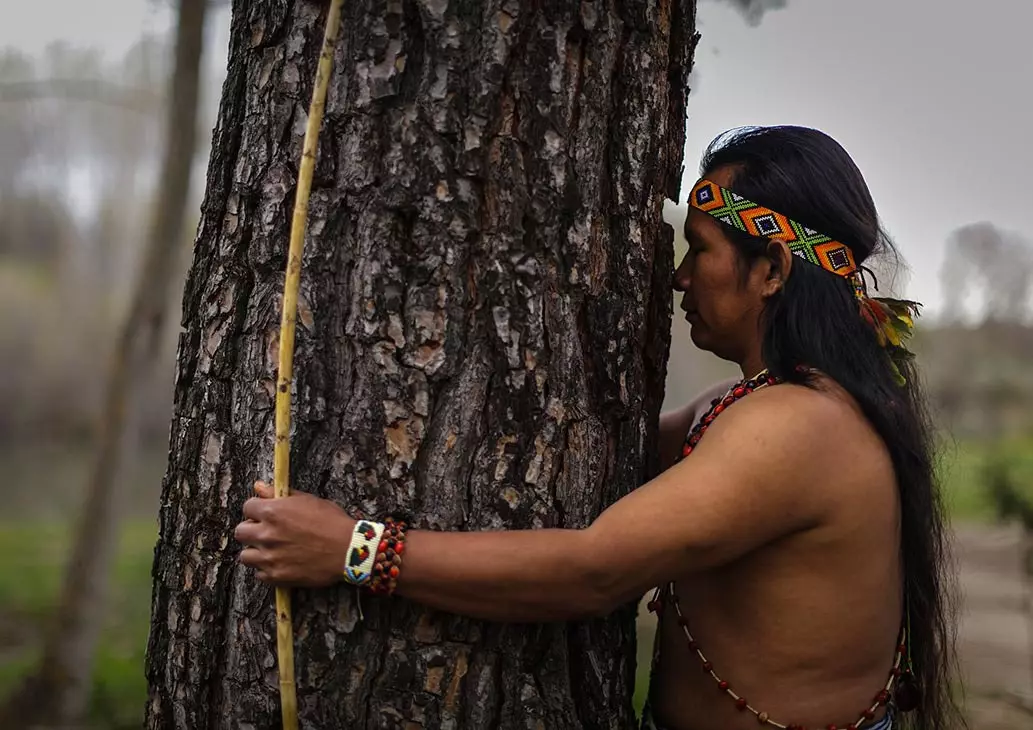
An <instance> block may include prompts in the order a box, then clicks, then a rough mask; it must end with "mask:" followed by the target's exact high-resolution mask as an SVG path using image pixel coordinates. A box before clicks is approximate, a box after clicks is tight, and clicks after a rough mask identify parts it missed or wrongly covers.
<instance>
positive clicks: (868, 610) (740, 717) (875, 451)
mask: <svg viewBox="0 0 1033 730" xmlns="http://www.w3.org/2000/svg"><path fill="white" fill-rule="evenodd" d="M822 387H823V390H824V392H823V393H821V394H820V395H819V394H814V397H821V398H826V399H829V400H830V401H834V402H835V407H836V408H837V409H838V411H839V419H838V420H839V421H840V422H841V428H840V429H838V430H837V431H836V433H831V434H829V439H828V441H827V442H825V443H801V444H800V449H799V453H798V454H796V455H791V456H790V458H799V459H806V458H809V454H810V453H812V452H813V451H814V450H816V449H821V450H832V451H834V452H835V453H836V454H837V459H836V461H838V463H839V464H841V468H839V469H833V468H829V469H827V474H826V477H825V479H824V480H823V483H822V484H821V485H816V484H801V485H800V487H801V490H802V491H805V492H807V491H812V490H814V491H816V492H824V493H826V494H828V495H830V496H831V499H830V501H829V509H828V510H826V511H825V512H824V517H823V518H822V519H821V520H820V522H819V523H818V524H815V525H814V526H812V527H809V528H808V529H805V530H801V531H799V532H797V533H795V534H792V535H788V536H785V537H782V538H780V539H777V540H775V541H773V542H771V543H769V544H766V545H764V546H762V547H760V548H759V549H757V550H754V551H753V552H751V553H749V554H747V555H745V556H743V557H741V558H740V559H739V560H737V561H735V562H733V563H731V564H728V565H724V566H721V567H718V568H715V569H713V570H709V571H705V572H697V573H695V574H692V575H687V576H684V577H683V578H681V579H680V580H678V581H677V582H676V588H675V591H676V593H677V594H678V596H679V597H680V599H681V601H680V607H681V611H682V613H683V615H684V616H685V617H686V618H687V619H688V623H689V628H690V631H691V632H692V634H693V636H694V637H695V638H696V640H697V641H698V642H699V645H700V648H701V649H702V651H703V652H704V653H705V654H706V657H707V659H708V660H710V661H711V662H712V663H713V669H714V672H715V673H716V674H717V675H718V676H720V677H721V678H722V679H725V680H727V681H728V682H729V684H730V685H731V687H732V688H733V689H734V690H735V691H736V692H737V693H738V694H739V695H742V696H744V697H746V698H747V699H748V700H749V702H750V704H751V705H752V706H753V707H756V708H758V709H759V710H762V711H766V712H768V713H770V716H771V718H772V719H773V720H776V721H778V722H782V723H785V724H789V723H794V724H801V725H805V726H808V727H814V726H820V727H824V726H825V724H827V723H828V721H829V718H841V721H842V722H843V723H844V725H845V724H846V723H849V722H853V721H854V720H855V719H856V718H857V717H858V716H859V715H860V713H861V711H862V710H863V709H864V708H866V707H867V706H868V705H869V704H870V703H871V700H872V697H873V696H874V695H875V694H876V693H877V692H878V691H879V690H880V689H881V688H882V687H883V686H884V684H885V682H886V679H887V676H888V673H889V671H890V668H891V666H892V662H893V655H894V650H895V647H896V644H897V638H898V632H899V630H900V617H901V615H902V598H901V591H900V585H901V567H900V563H899V554H900V552H899V529H898V522H899V511H898V510H899V508H898V499H897V489H896V482H895V478H894V475H893V469H892V465H891V462H890V459H889V457H888V455H887V453H886V451H885V449H884V447H883V444H882V442H881V441H880V440H879V439H878V437H877V436H876V435H875V433H874V432H873V431H872V429H871V428H870V426H869V425H868V423H867V421H866V420H865V419H864V417H863V416H862V414H861V413H860V412H859V410H858V409H857V408H856V406H855V405H854V404H853V402H852V401H851V400H850V399H849V397H848V396H847V395H846V394H845V393H844V392H843V391H842V390H841V389H839V388H838V387H836V386H835V385H832V384H829V383H823V384H822ZM751 397H760V394H759V393H758V394H757V395H756V396H751ZM772 425H773V426H775V424H772ZM683 434H684V431H683ZM681 438H684V435H682V437H681ZM830 463H831V462H830ZM812 478H813V477H812ZM816 487H820V489H814V488H816ZM657 641H658V642H659V660H658V663H657V665H656V667H655V671H654V675H653V679H652V682H651V697H650V704H651V707H652V711H653V715H654V718H655V720H656V722H657V724H658V725H659V726H661V727H665V728H667V729H668V730H737V729H738V728H743V729H745V728H751V727H757V719H756V717H754V716H753V715H752V714H750V713H748V712H740V711H739V710H737V709H736V707H735V704H734V702H733V701H732V699H731V698H730V697H729V696H728V695H726V694H725V693H724V692H721V691H720V690H719V689H718V687H717V685H716V683H715V680H714V679H713V677H711V676H710V674H709V673H707V672H704V671H703V670H702V664H701V661H700V659H699V657H698V655H697V654H696V652H694V651H692V650H690V648H689V646H688V639H687V638H686V636H685V633H684V631H683V629H682V628H681V626H679V624H678V621H677V616H676V614H675V613H674V611H673V610H672V607H671V606H669V605H668V606H667V607H665V608H664V609H663V610H662V611H661V626H660V629H659V631H658V634H657Z"/></svg>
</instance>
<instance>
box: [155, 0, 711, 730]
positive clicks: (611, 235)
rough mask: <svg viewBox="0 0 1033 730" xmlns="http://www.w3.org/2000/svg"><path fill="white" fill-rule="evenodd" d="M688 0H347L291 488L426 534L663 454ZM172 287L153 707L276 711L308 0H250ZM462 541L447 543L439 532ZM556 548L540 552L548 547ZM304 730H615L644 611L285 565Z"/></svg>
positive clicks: (320, 199) (559, 519) (313, 224)
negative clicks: (280, 343)
mask: <svg viewBox="0 0 1033 730" xmlns="http://www.w3.org/2000/svg"><path fill="white" fill-rule="evenodd" d="M694 5H695V3H694V0H654V1H653V2H613V1H611V2H609V3H607V2H602V1H601V0H600V1H597V2H589V1H587V0H586V1H584V2H582V1H580V0H579V1H577V2H574V1H572V0H563V1H560V0H549V2H547V3H545V2H537V3H530V2H523V3H521V2H498V1H497V0H495V1H492V2H483V3H472V2H457V1H453V2H448V0H419V1H416V0H377V1H374V0H348V2H346V3H345V10H344V13H345V15H344V19H343V23H342V34H341V41H340V43H339V45H338V48H337V52H336V56H335V60H334V72H333V76H332V79H331V84H330V94H329V98H328V101H327V117H326V120H325V122H324V129H323V134H322V137H321V143H320V150H319V159H318V163H317V169H316V180H315V184H314V188H313V194H312V200H311V204H310V218H309V221H310V223H309V238H308V241H307V244H306V253H305V260H304V268H303V271H302V285H301V295H300V308H299V309H300V311H299V327H298V333H297V349H296V355H295V363H296V364H295V374H296V379H295V394H294V398H293V402H294V408H295V410H294V413H293V417H292V422H293V423H294V433H293V440H292V451H291V463H292V478H291V481H292V486H293V488H294V489H297V490H302V491H308V492H313V493H316V494H319V495H321V496H325V497H329V498H332V499H335V500H336V501H338V502H339V503H340V504H342V505H344V506H345V507H347V508H348V509H349V510H361V511H363V512H365V513H367V514H371V515H378V514H383V513H384V512H385V511H388V510H402V511H406V512H411V513H414V514H415V515H417V525H418V526H419V527H422V528H428V529H460V530H486V529H498V528H503V527H518V528H527V527H548V526H567V527H580V526H584V525H587V524H588V523H589V522H591V520H592V519H593V518H594V517H595V516H596V515H597V514H598V513H599V512H600V511H601V510H602V509H604V508H605V507H606V506H607V505H609V504H611V503H612V502H613V501H614V500H616V499H618V498H619V497H621V496H622V495H624V494H626V493H627V492H628V491H630V490H632V489H634V488H635V487H636V486H637V485H639V484H640V483H641V482H642V481H643V480H645V479H647V478H648V477H649V476H651V475H652V474H653V473H654V471H655V468H656V462H655V458H654V456H653V449H652V444H653V442H654V437H655V430H656V425H657V415H658V412H659V408H660V403H661V400H662V396H663V383H664V377H665V371H666V357H667V350H668V343H669V330H670V314H671V311H670V310H671V293H670V289H669V284H670V274H671V269H672V264H673V261H672V246H671V242H672V231H671V229H670V228H669V227H666V226H665V225H664V224H663V222H662V217H661V209H662V203H663V199H664V197H665V196H670V197H675V198H676V197H677V193H678V184H679V180H680V176H681V160H682V147H683V140H684V130H683V122H684V109H685V98H686V94H687V87H686V77H687V75H688V71H689V68H690V66H691V59H692V50H693V48H694V46H695V38H696V36H695V31H694V19H695V8H694ZM233 11H234V12H233V24H232V31H231V47H230V58H229V70H228V77H227V81H226V84H225V87H224V90H223V100H222V107H221V110H220V118H219V123H218V126H217V129H216V132H215V139H214V147H213V152H212V158H211V161H210V166H209V171H208V190H207V195H206V199H205V202H204V205H203V210H202V220H201V224H200V228H199V231H198V236H197V242H196V249H195V253H194V261H193V265H192V268H191V272H190V276H189V278H188V282H187V287H186V291H185V295H184V314H183V316H184V320H183V324H184V332H183V334H182V336H181V340H180V349H179V355H178V368H177V378H176V381H177V382H176V389H175V409H174V415H173V423H172V428H171V436H170V438H171V444H170V452H171V453H170V461H169V466H168V470H167V473H166V476H165V480H164V484H163V496H162V502H161V514H160V527H161V538H160V543H159V545H158V549H157V551H156V555H155V564H154V597H153V599H154V602H153V618H152V630H151V638H150V645H149V647H148V661H147V676H148V680H149V684H150V697H149V703H148V708H147V727H148V728H151V729H152V730H157V729H159V728H160V729H162V730H165V729H171V728H177V729H182V730H207V729H214V728H235V729H237V728H239V729H244V728H248V729H251V728H276V727H279V710H278V689H277V674H276V657H275V644H276V642H275V627H274V614H273V609H272V598H273V593H272V591H271V590H269V589H267V588H265V587H263V586H261V585H260V584H257V583H256V582H255V580H254V578H253V576H252V575H251V573H250V571H248V570H246V569H244V568H242V567H241V566H240V565H239V564H238V563H237V562H236V557H237V554H238V551H239V546H238V545H236V544H235V543H234V541H233V539H232V529H233V527H234V526H235V524H236V523H237V522H238V521H239V520H240V508H241V505H242V503H243V502H244V500H245V499H246V498H247V497H248V496H249V495H250V485H251V484H252V483H253V481H254V480H255V479H256V478H259V477H262V478H266V479H268V478H270V477H271V476H272V454H273V404H274V383H275V378H276V373H275V367H276V357H277V337H278V326H279V306H280V303H279V296H280V291H281V289H282V284H283V269H284V262H285V254H286V247H287V240H288V229H289V223H290V209H291V206H292V203H293V191H294V185H295V174H296V169H297V161H298V160H299V157H300V151H301V143H302V134H303V130H304V122H305V115H306V110H307V104H308V99H309V96H310V93H311V83H312V77H313V75H314V69H315V62H316V56H317V54H318V50H319V44H320V39H321V36H322V27H323V23H324V21H325V13H326V4H325V3H323V2H308V1H306V0H294V1H293V2H291V1H290V0H249V1H248V2H245V1H244V0H236V1H235V2H234V7H233ZM442 559H461V556H452V557H448V556H442ZM556 569H562V556H557V562H556V565H550V566H543V570H556ZM293 600H294V609H295V642H296V668H297V677H298V703H299V708H300V715H301V724H302V727H304V728H309V729H317V728H318V729H320V730H334V729H336V728H406V729H408V730H413V729H415V728H421V727H426V728H477V729H484V730H488V729H492V730H494V729H495V728H628V727H630V726H631V725H632V724H633V722H634V721H633V717H632V709H631V702H630V700H631V693H632V689H633V684H634V671H635V659H634V617H635V606H627V607H626V608H625V609H624V610H621V611H618V612H617V613H615V614H614V615H613V616H611V617H609V618H606V619H600V620H595V621H588V622H584V623H578V624H570V625H566V624H550V625H541V626H506V625H498V624H486V623H481V622H475V621H470V620H466V619H462V618H458V617H454V616H448V615H443V614H440V613H435V612H430V611H427V610H424V609H422V608H421V607H419V606H417V605H413V604H410V603H407V602H406V601H404V600H401V599H397V598H395V599H386V600H385V599H371V598H368V597H364V598H363V599H362V609H363V611H364V614H365V620H364V621H362V620H360V619H359V614H358V610H357V604H356V594H355V592H354V591H353V590H349V589H346V588H341V589H339V590H337V589H333V590H318V591H295V592H294V599H293Z"/></svg>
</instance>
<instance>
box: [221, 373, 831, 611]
mask: <svg viewBox="0 0 1033 730" xmlns="http://www.w3.org/2000/svg"><path fill="white" fill-rule="evenodd" d="M842 415H843V409H842V407H841V406H837V405H836V404H834V403H833V402H832V400H831V399H829V398H827V397H824V396H822V395H820V394H817V393H814V392H812V391H808V390H806V389H804V388H801V387H796V386H777V387H774V388H769V389H766V390H762V391H758V392H757V393H754V394H753V395H751V396H750V397H748V398H746V399H744V400H743V401H740V402H739V403H736V404H735V405H734V406H733V407H731V408H729V409H728V411H726V413H725V414H724V415H722V417H721V418H720V419H718V420H716V421H715V422H714V424H713V425H712V426H711V428H710V429H709V430H708V432H707V436H706V438H704V439H703V440H702V441H701V442H700V444H699V446H698V447H697V448H696V450H695V451H694V452H693V455H692V458H691V459H686V460H684V461H682V462H681V463H679V464H677V465H676V466H674V467H673V468H671V469H669V470H667V471H666V472H664V473H663V474H661V475H660V476H659V477H657V478H656V479H654V480H653V481H651V482H649V483H648V484H646V485H644V486H643V487H641V488H639V489H638V490H636V491H635V492H633V493H631V494H630V495H628V496H627V497H625V498H623V499H621V500H620V501H618V502H617V503H616V504H614V505H612V506H611V507H610V508H609V509H607V510H606V511H605V512H604V513H603V514H602V515H601V516H600V517H599V518H598V519H597V520H596V521H595V522H594V523H593V524H592V525H591V527H589V528H588V529H585V530H558V529H557V530H518V531H503V532H469V533H464V532H451V533H439V532H431V531H423V530H413V531H411V532H410V533H409V537H408V544H407V546H406V551H405V556H404V561H403V564H402V572H401V577H400V579H399V583H398V593H399V594H400V595H402V596H405V597H406V598H410V599H412V600H414V601H417V602H419V603H422V604H424V605H427V606H430V607H432V608H436V609H440V610H444V611H449V612H452V613H458V614H463V615H467V616H474V617H477V618H484V619H489V620H498V621H509V622H544V621H555V620H567V619H574V618H580V617H585V616H589V615H597V614H604V613H607V612H609V611H611V610H613V609H614V608H615V607H617V606H619V605H622V604H623V603H625V602H627V601H630V600H634V599H636V598H638V597H639V596H641V595H642V594H643V593H644V592H646V591H647V590H649V589H650V588H652V587H654V586H656V585H658V584H660V583H662V582H664V581H667V580H671V579H673V578H675V577H677V576H679V575H684V574H686V573H690V572H693V571H699V570H705V569H708V568H713V567H717V566H720V565H723V564H726V563H728V562H731V561H733V560H735V559H737V558H739V557H740V556H742V555H745V554H747V553H749V552H751V551H753V550H756V549H757V548H759V547H760V546H762V545H764V544H766V543H768V542H771V541H773V540H776V539H778V538H780V537H782V536H785V535H788V534H791V533H794V532H797V531H800V530H804V529H807V528H809V527H812V526H815V525H817V524H820V522H821V521H822V519H823V516H824V515H825V513H826V511H827V508H828V500H829V497H828V495H827V494H826V491H825V490H821V489H815V488H813V487H812V486H808V485H815V484H821V483H822V481H823V480H822V478H821V476H822V475H824V474H827V473H828V469H829V467H830V464H829V463H828V462H829V460H830V459H834V458H835V457H834V455H833V454H831V451H832V450H830V449H814V450H807V451H804V450H802V449H800V447H799V445H800V444H801V443H814V442H817V441H819V440H820V438H822V437H824V436H825V435H827V434H828V433H829V432H830V431H832V430H833V429H834V428H835V425H836V423H837V422H838V419H839V418H841V417H842ZM306 497H307V499H305V500H303V501H304V502H305V503H306V504H309V505H312V510H313V511H310V512H308V513H306V512H305V509H308V508H307V507H306V508H305V509H300V508H299V509H300V511H299V509H295V510H294V511H293V512H291V508H290V506H289V504H288V503H290V502H291V501H292V500H294V499H295V498H294V497H289V498H287V499H281V500H268V499H262V500H251V501H249V503H248V505H246V506H245V514H246V515H247V516H249V517H250V518H252V519H253V520H255V522H253V523H243V524H242V525H241V527H239V528H238V534H237V537H238V539H240V540H241V541H242V542H245V543H246V544H249V545H253V546H254V547H252V548H251V550H252V551H253V552H251V551H246V552H247V553H248V554H247V555H242V560H243V561H244V562H245V563H248V564H251V565H253V566H254V567H256V568H258V569H259V570H260V571H261V572H260V574H259V577H260V578H261V577H263V575H264V579H266V580H269V581H270V582H284V583H298V582H300V583H306V584H309V585H315V584H320V583H329V582H331V581H333V580H339V575H340V563H341V562H342V561H343V555H344V552H345V550H346V545H347V541H348V535H349V533H350V529H351V525H353V524H354V522H353V521H351V520H350V519H349V518H347V516H344V515H343V512H340V510H339V508H337V507H336V505H332V507H333V509H334V510H337V512H338V513H340V515H339V516H338V518H337V519H336V520H333V521H331V522H329V523H327V524H328V527H327V528H320V527H318V523H320V522H321V521H326V519H327V514H329V512H331V511H332V510H331V509H329V508H326V507H319V508H316V507H315V506H314V505H316V504H318V503H323V504H326V503H325V502H324V501H323V500H316V499H315V498H313V497H308V496H307V495H306ZM284 510H286V511H287V512H284ZM277 512H280V514H279V515H278V514H277ZM277 523H279V524H281V525H282V524H292V525H294V527H293V528H291V529H284V528H278V527H277V526H276V525H277ZM291 530H293V532H294V533H296V534H293V533H292V531H291ZM321 531H324V532H326V533H327V534H326V539H325V540H322V541H321V540H320V539H319V537H318V535H319V534H320V533H321ZM259 535H262V537H261V538H259V537H258V536H259ZM334 541H336V544H331V545H330V546H329V547H328V545H327V543H334ZM342 545H344V547H342ZM328 559H329V561H328ZM320 561H322V564H325V565H326V566H327V567H326V568H325V570H326V571H327V572H328V573H329V574H328V575H326V576H325V577H321V576H314V574H313V573H312V572H311V571H312V570H314V569H313V568H306V567H305V566H309V565H313V564H315V563H317V562H320ZM306 571H309V572H306Z"/></svg>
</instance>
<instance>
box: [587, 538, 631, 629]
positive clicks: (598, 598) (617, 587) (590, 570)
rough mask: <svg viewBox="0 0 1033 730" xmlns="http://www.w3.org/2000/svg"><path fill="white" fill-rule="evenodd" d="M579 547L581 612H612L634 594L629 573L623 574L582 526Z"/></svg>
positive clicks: (596, 614)
mask: <svg viewBox="0 0 1033 730" xmlns="http://www.w3.org/2000/svg"><path fill="white" fill-rule="evenodd" d="M581 533H582V534H581V537H582V548H581V550H580V551H579V552H580V561H579V566H578V583H579V585H580V586H581V593H582V595H583V601H581V602H580V605H581V607H582V610H581V613H582V614H583V615H582V616H579V617H578V618H599V617H602V616H607V615H609V614H611V613H613V612H614V611H615V610H616V609H618V608H620V607H622V606H624V605H625V604H627V603H628V602H629V601H632V600H636V599H637V598H638V593H639V591H638V588H637V586H635V585H632V583H633V582H634V581H633V580H631V579H630V578H631V577H630V576H628V575H625V574H623V572H622V571H621V570H619V569H618V568H617V566H616V565H615V564H614V561H613V560H612V555H611V554H610V553H608V552H607V550H605V549H604V548H603V547H601V546H599V545H598V544H596V542H597V540H596V536H595V535H594V534H592V532H591V530H582V531H581Z"/></svg>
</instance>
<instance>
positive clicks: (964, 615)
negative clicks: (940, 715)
mask: <svg viewBox="0 0 1033 730" xmlns="http://www.w3.org/2000/svg"><path fill="white" fill-rule="evenodd" d="M955 535H956V541H955V545H956V548H955V549H956V553H957V559H958V569H959V580H960V583H961V592H962V604H961V616H960V622H959V626H958V654H959V659H960V662H961V669H962V674H963V678H964V689H965V697H966V705H967V707H968V709H969V715H970V720H971V723H972V727H973V728H974V729H975V730H1006V729H1007V730H1014V729H1017V728H1024V729H1025V730H1033V711H1030V710H1022V709H1020V707H1021V706H1022V705H1025V706H1026V707H1033V634H1031V632H1033V623H1031V622H1033V619H1030V618H1029V612H1028V610H1027V605H1028V604H1027V602H1028V601H1029V600H1030V596H1029V593H1028V591H1027V590H1026V589H1025V588H1024V587H1023V581H1022V558H1021V556H1020V552H1019V546H1020V543H1021V539H1022V536H1021V532H1020V531H1019V530H1018V529H1017V528H1001V527H985V526H978V527H977V526H962V527H958V528H956V529H955Z"/></svg>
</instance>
